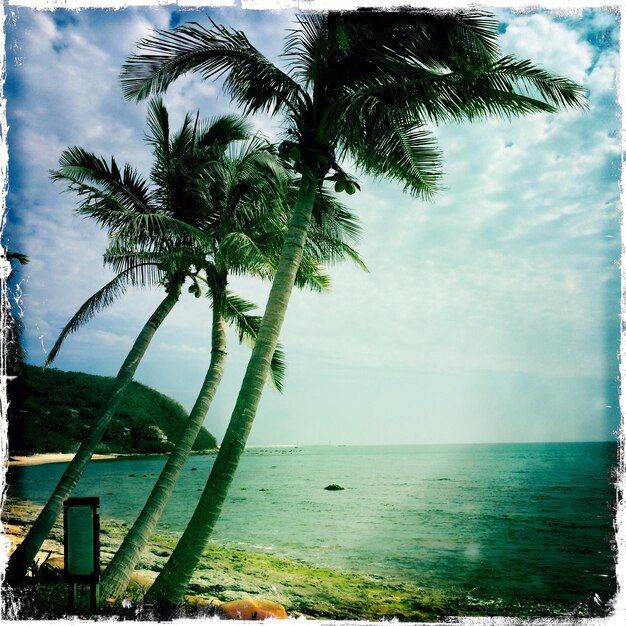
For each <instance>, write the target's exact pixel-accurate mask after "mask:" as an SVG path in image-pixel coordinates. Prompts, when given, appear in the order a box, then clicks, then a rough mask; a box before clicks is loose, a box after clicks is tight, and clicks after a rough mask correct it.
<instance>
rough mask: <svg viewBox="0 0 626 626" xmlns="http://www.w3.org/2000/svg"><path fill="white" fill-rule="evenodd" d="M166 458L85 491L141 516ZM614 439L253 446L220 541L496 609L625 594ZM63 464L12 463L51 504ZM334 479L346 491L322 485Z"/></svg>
mask: <svg viewBox="0 0 626 626" xmlns="http://www.w3.org/2000/svg"><path fill="white" fill-rule="evenodd" d="M213 460H214V457H213V456H193V457H191V458H190V459H189V461H188V463H187V465H186V467H185V470H184V471H183V473H182V475H181V477H180V479H179V481H178V485H177V488H176V491H175V493H174V495H173V496H172V498H171V500H170V502H169V504H168V506H167V508H166V510H165V512H164V514H163V517H162V519H161V523H160V525H159V527H158V529H157V532H168V533H180V532H182V530H183V529H184V527H185V525H186V523H187V521H188V519H189V518H190V516H191V514H192V512H193V508H194V506H195V503H196V502H197V499H198V498H199V496H200V491H201V490H202V488H203V486H204V482H205V480H206V477H207V475H208V472H209V471H210V468H211V466H212V464H213ZM163 464H164V458H162V457H152V458H136V459H125V460H115V461H98V462H94V463H91V464H90V466H89V468H88V470H87V472H86V473H85V475H84V476H83V478H82V479H81V481H80V483H79V485H78V486H77V488H76V490H75V492H74V495H75V496H99V497H100V502H101V515H102V516H103V517H105V518H114V519H118V520H122V521H126V522H127V523H129V524H130V523H132V521H133V520H134V518H135V517H136V515H137V514H138V513H139V511H140V509H141V507H142V505H143V503H144V500H145V498H146V497H147V495H148V493H149V490H150V488H151V486H152V484H153V483H154V481H155V480H156V477H157V476H158V473H159V472H160V469H161V467H162V466H163ZM616 466H617V444H616V443H609V442H602V443H545V444H498V445H492V444H484V445H483V444H481V445H415V446H409V445H407V446H366V447H361V446H358V447H357V446H302V447H282V448H280V447H276V448H272V447H267V448H253V449H249V450H247V451H246V452H245V454H244V455H243V457H242V460H241V464H240V466H239V469H238V473H237V476H236V478H235V481H234V483H233V486H232V488H231V492H230V495H229V498H228V500H227V502H226V505H225V507H224V512H223V514H222V517H221V518H220V520H219V522H218V524H217V527H216V529H215V532H214V534H213V537H212V540H213V541H216V542H218V543H224V544H227V545H230V546H234V547H240V548H243V549H248V550H254V551H257V552H266V553H271V554H275V555H277V556H284V557H288V558H291V559H298V560H301V561H305V562H307V563H310V564H313V565H321V566H328V567H333V568H338V569H342V570H346V571H352V572H358V573H364V574H366V575H369V576H373V577H377V578H381V579H383V580H385V581H389V582H392V581H397V582H411V583H414V584H417V585H419V586H421V587H423V588H431V589H439V590H442V591H446V592H448V593H450V594H453V595H462V596H464V597H468V598H472V599H474V600H478V601H484V602H485V603H488V604H491V605H492V606H493V608H494V611H497V606H498V605H499V604H504V605H507V606H520V607H524V606H531V605H533V606H546V607H565V608H568V607H569V608H572V609H575V607H577V606H593V605H601V606H605V605H606V604H607V602H609V601H610V598H611V597H612V596H613V594H614V593H615V588H616V582H615V565H614V552H613V543H614V529H613V519H614V511H615V503H616V492H615V487H614V484H613V482H614V472H615V468H616ZM64 467H65V465H64V464H53V465H44V466H32V467H22V468H11V470H10V472H9V474H8V477H7V480H8V483H9V495H11V496H17V497H21V498H23V499H26V500H30V501H33V502H38V503H42V504H43V503H44V502H45V501H46V499H47V497H48V496H49V494H50V493H51V491H52V489H53V487H54V485H55V484H56V481H57V480H58V478H59V477H60V475H61V473H62V472H63V470H64ZM331 483H336V484H339V485H340V486H342V487H344V489H343V490H342V491H327V490H325V489H324V487H326V486H327V485H329V484H331Z"/></svg>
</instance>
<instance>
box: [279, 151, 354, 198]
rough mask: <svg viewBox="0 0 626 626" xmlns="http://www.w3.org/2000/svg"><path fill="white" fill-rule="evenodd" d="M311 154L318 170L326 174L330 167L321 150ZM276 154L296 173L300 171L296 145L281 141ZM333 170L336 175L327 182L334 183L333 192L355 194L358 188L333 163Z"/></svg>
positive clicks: (299, 157) (299, 152)
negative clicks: (291, 166) (291, 164)
mask: <svg viewBox="0 0 626 626" xmlns="http://www.w3.org/2000/svg"><path fill="white" fill-rule="evenodd" d="M311 152H312V154H314V155H315V160H316V161H317V164H318V165H319V167H320V170H323V171H324V172H327V171H328V169H329V167H330V166H331V163H330V160H329V158H328V157H327V156H326V155H325V154H324V153H323V152H322V151H321V150H315V149H313V150H312V151H311ZM278 154H279V156H280V158H281V159H284V160H285V161H291V162H292V163H293V164H294V166H293V167H294V170H295V171H296V172H300V171H301V157H302V152H301V151H300V147H299V146H298V144H296V143H294V142H293V141H283V142H282V143H281V144H280V147H279V149H278ZM333 169H336V174H334V175H333V176H330V177H329V178H328V180H334V181H335V191H336V192H337V193H341V192H343V191H345V192H346V193H347V194H348V195H350V196H351V195H352V194H353V193H355V192H356V190H357V189H358V188H359V186H358V185H357V184H356V183H355V182H354V181H353V180H352V179H351V178H350V177H349V176H348V175H347V174H346V173H345V172H343V171H342V170H340V169H338V166H337V165H336V164H334V163H333Z"/></svg>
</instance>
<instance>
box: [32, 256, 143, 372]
mask: <svg viewBox="0 0 626 626" xmlns="http://www.w3.org/2000/svg"><path fill="white" fill-rule="evenodd" d="M133 269H135V268H133ZM132 274H133V270H131V269H129V270H127V271H125V272H122V273H120V274H118V275H117V276H116V277H115V278H114V279H113V280H111V281H110V282H108V283H107V284H106V285H104V287H102V288H101V289H99V290H98V291H96V293H94V294H93V295H92V296H91V297H90V298H89V299H88V300H86V301H85V302H84V303H83V304H82V305H81V307H80V308H79V309H78V311H77V312H76V313H75V314H74V316H73V317H72V319H70V321H69V322H68V323H67V324H66V325H65V327H64V328H63V330H62V331H61V333H60V334H59V337H58V339H57V340H56V341H55V343H54V345H53V346H52V349H51V350H50V352H49V353H48V356H47V357H46V361H45V364H44V366H45V367H47V366H48V365H50V364H51V363H52V362H53V361H54V359H55V358H56V356H57V354H58V352H59V350H60V349H61V346H62V345H63V342H64V341H65V339H66V338H67V336H68V335H70V334H71V333H74V332H76V331H77V330H78V329H79V328H80V327H81V326H84V325H85V324H86V323H87V322H89V320H91V318H92V317H93V316H94V315H96V313H99V312H100V311H102V310H104V309H105V308H107V307H109V306H111V305H112V304H113V303H114V302H115V301H116V300H117V299H118V298H119V297H121V296H122V295H123V294H124V293H125V292H126V288H127V287H128V285H129V284H130V283H132Z"/></svg>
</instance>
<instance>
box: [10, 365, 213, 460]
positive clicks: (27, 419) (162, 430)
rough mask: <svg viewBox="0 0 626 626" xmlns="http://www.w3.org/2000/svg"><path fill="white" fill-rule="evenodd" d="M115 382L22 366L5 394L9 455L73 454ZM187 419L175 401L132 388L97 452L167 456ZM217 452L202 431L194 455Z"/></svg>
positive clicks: (138, 385)
mask: <svg viewBox="0 0 626 626" xmlns="http://www.w3.org/2000/svg"><path fill="white" fill-rule="evenodd" d="M113 380H114V379H113V378H110V377H105V376H95V375H93V374H83V373H82V372H63V371H61V370H57V369H43V368H41V367H36V366H33V365H26V366H24V374H23V376H20V377H19V378H18V379H17V380H15V381H14V382H13V384H12V385H11V389H10V392H9V393H10V396H9V400H10V401H11V404H13V407H12V410H11V411H10V412H9V452H10V453H11V454H33V453H42V452H75V451H76V450H77V449H78V446H79V444H80V441H81V439H82V437H83V434H84V433H85V432H86V431H87V429H88V428H89V427H90V425H91V422H92V421H93V420H94V418H95V417H96V416H97V414H98V413H99V409H100V407H101V405H102V404H103V402H104V401H105V400H106V399H107V398H108V396H109V395H110V390H111V388H112V385H113ZM187 418H188V414H187V412H186V411H185V409H184V408H183V407H182V405H180V404H179V403H178V402H176V401H175V400H172V399H171V398H169V397H167V396H165V395H163V394H162V393H159V392H158V391H155V390H154V389H151V388H150V387H147V386H146V385H142V384H141V383H137V382H132V383H131V384H130V386H129V388H128V389H127V390H126V394H125V396H124V399H123V400H122V403H121V405H120V408H119V409H118V411H117V413H116V414H115V416H114V417H113V419H112V420H111V424H110V425H109V428H108V429H107V431H106V433H105V435H104V438H103V441H102V443H101V444H100V445H99V446H98V448H97V450H96V452H99V453H107V452H114V453H154V452H169V451H170V450H171V449H172V448H173V446H174V443H175V442H176V437H177V436H178V433H179V432H180V428H181V425H182V424H183V423H184V422H185V421H186V420H187ZM216 447H217V443H216V441H215V437H214V436H213V435H212V434H211V433H209V432H208V431H207V430H206V429H205V428H204V427H203V428H202V430H201V431H200V432H199V433H198V437H197V438H196V441H195V443H194V446H193V449H194V450H205V449H208V448H216Z"/></svg>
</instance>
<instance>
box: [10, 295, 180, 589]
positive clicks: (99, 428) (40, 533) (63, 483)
mask: <svg viewBox="0 0 626 626" xmlns="http://www.w3.org/2000/svg"><path fill="white" fill-rule="evenodd" d="M179 294H180V285H178V286H176V287H175V288H172V289H171V291H170V293H168V294H167V296H166V297H165V299H164V300H163V301H162V302H161V304H159V306H158V307H157V309H156V311H155V312H154V313H153V314H152V315H151V316H150V319H149V320H148V321H147V322H146V324H145V325H144V327H143V328H142V329H141V332H140V333H139V336H138V337H137V339H136V340H135V343H134V344H133V347H132V348H131V350H130V352H129V353H128V356H127V357H126V359H125V361H124V363H123V364H122V367H121V368H120V370H119V372H118V374H117V377H116V378H115V384H114V387H113V393H112V394H111V396H110V398H109V400H108V402H107V404H106V406H105V408H104V410H103V411H102V413H100V415H99V416H98V418H97V419H96V420H95V422H94V424H93V426H92V428H91V430H90V432H89V435H88V436H87V439H85V440H84V441H83V443H82V444H81V445H80V448H79V449H78V452H77V453H76V455H75V456H74V458H73V459H72V461H71V462H70V463H69V465H68V466H67V468H66V470H65V472H63V476H61V478H60V480H59V482H58V484H57V486H56V488H55V490H54V492H53V493H52V495H51V496H50V499H49V500H48V502H47V504H46V506H45V507H44V508H43V510H42V511H41V513H40V514H39V516H38V517H37V519H36V520H35V523H34V524H33V525H32V527H31V529H30V530H29V531H28V534H27V535H26V537H24V540H23V541H22V543H21V544H20V545H19V546H18V547H17V549H16V550H15V552H13V554H12V555H11V558H10V559H9V563H8V566H7V571H6V581H7V583H8V584H10V585H18V584H20V583H21V582H22V581H23V579H24V577H25V576H26V572H27V571H28V568H29V567H30V564H31V563H32V562H33V560H34V558H35V557H36V556H37V552H38V551H39V549H40V548H41V544H42V543H43V542H44V541H45V539H46V538H47V536H48V533H49V532H50V529H51V528H52V526H53V525H54V522H55V521H56V519H57V517H58V515H59V513H60V512H61V508H62V507H63V501H64V500H65V498H67V497H68V496H69V495H70V494H71V493H72V491H73V489H74V487H75V486H76V483H77V482H78V481H79V480H80V477H81V476H82V475H83V472H84V471H85V468H86V467H87V464H88V463H89V461H90V459H91V457H92V455H93V453H94V450H95V449H96V446H97V445H98V444H99V443H100V441H101V440H102V436H103V435H104V432H105V431H106V429H107V427H108V425H109V423H110V422H111V418H112V417H113V415H115V412H116V411H117V408H118V406H119V404H120V402H121V400H122V397H123V395H124V392H125V391H126V389H127V387H128V385H129V384H130V383H131V382H132V379H133V376H134V374H135V371H136V369H137V366H138V365H139V362H140V361H141V359H142V357H143V355H144V354H145V352H146V350H147V348H148V345H149V344H150V341H151V339H152V337H153V336H154V333H155V332H156V330H157V328H158V327H159V326H160V325H161V323H162V322H163V320H164V319H165V318H166V317H167V315H168V313H169V312H170V311H171V310H172V308H173V307H174V305H175V304H176V302H177V301H178V298H179Z"/></svg>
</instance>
